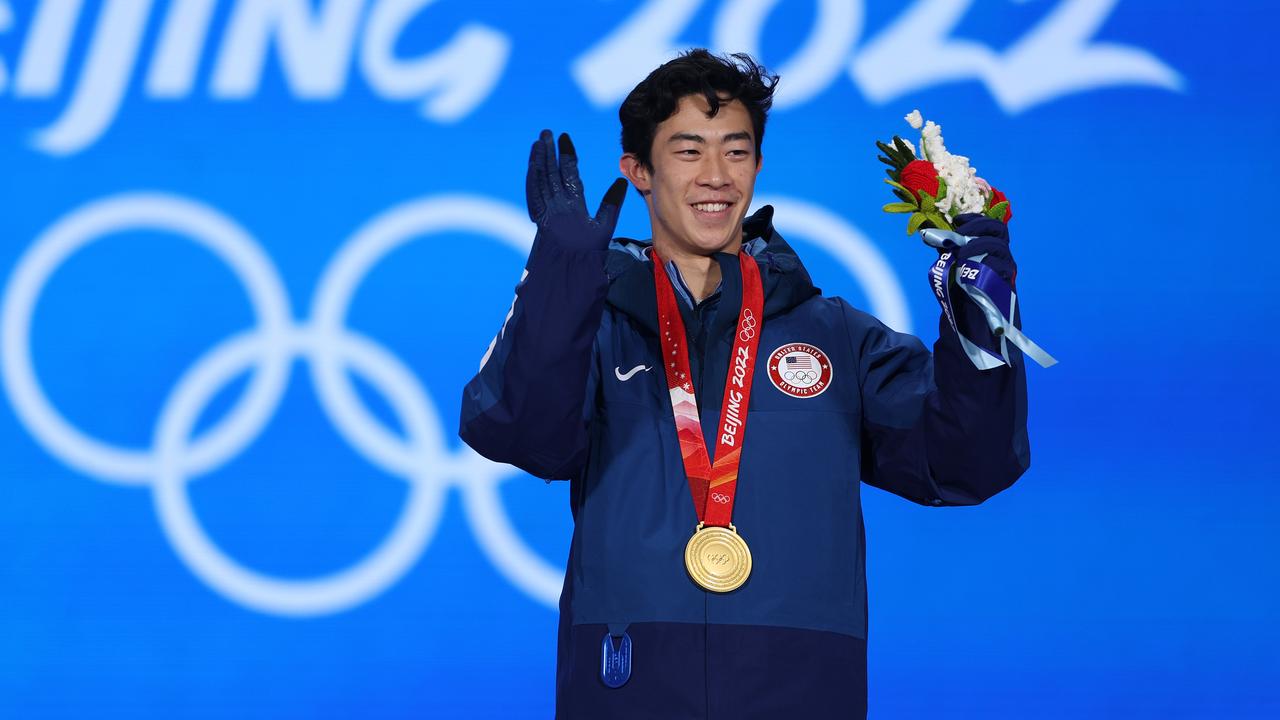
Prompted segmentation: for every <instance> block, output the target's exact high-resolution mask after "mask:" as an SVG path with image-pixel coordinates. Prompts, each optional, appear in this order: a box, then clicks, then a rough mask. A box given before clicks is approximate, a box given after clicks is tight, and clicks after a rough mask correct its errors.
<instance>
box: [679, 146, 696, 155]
mask: <svg viewBox="0 0 1280 720" xmlns="http://www.w3.org/2000/svg"><path fill="white" fill-rule="evenodd" d="M676 154H677V155H686V156H688V157H693V156H694V155H697V154H698V151H697V150H694V149H693V148H689V149H687V150H677V151H676Z"/></svg>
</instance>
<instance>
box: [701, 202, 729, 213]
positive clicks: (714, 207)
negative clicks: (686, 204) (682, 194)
mask: <svg viewBox="0 0 1280 720" xmlns="http://www.w3.org/2000/svg"><path fill="white" fill-rule="evenodd" d="M693 207H694V208H695V209H697V210H701V211H702V212H720V211H721V210H724V209H725V208H727V207H729V203H694V205H693Z"/></svg>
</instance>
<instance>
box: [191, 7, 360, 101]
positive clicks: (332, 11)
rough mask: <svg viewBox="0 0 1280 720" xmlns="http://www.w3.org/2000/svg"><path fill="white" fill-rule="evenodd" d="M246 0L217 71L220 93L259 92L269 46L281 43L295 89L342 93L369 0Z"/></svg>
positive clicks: (310, 94)
mask: <svg viewBox="0 0 1280 720" xmlns="http://www.w3.org/2000/svg"><path fill="white" fill-rule="evenodd" d="M311 4H312V3H311V2H310V1H309V0H241V2H240V3H238V4H237V5H236V9H235V14H234V15H232V17H231V22H230V26H229V28H228V30H227V35H226V38H225V39H224V42H223V44H222V48H221V50H220V52H219V55H218V66H217V68H216V69H215V70H214V75H213V94H214V96H215V97H224V98H246V97H250V96H252V95H253V94H254V93H256V92H257V91H258V86H259V83H260V82H261V81H262V67H263V63H265V62H266V57H267V46H268V45H269V44H270V43H271V42H272V41H273V39H274V41H275V42H276V44H277V47H278V48H279V53H280V63H281V65H282V67H283V68H284V74H285V78H286V80H287V81H288V83H289V87H290V88H291V89H292V90H293V92H294V93H295V94H296V95H297V96H298V97H300V98H308V99H320V98H331V97H336V96H337V95H339V94H341V92H342V90H343V88H345V87H346V84H347V73H348V71H349V70H350V67H351V51H352V44H353V43H354V42H355V31H356V27H357V21H358V20H359V18H360V13H361V11H362V10H363V9H364V0H323V2H321V3H320V9H319V10H318V12H317V13H316V15H313V14H312V12H311V9H310V6H311Z"/></svg>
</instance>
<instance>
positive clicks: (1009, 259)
mask: <svg viewBox="0 0 1280 720" xmlns="http://www.w3.org/2000/svg"><path fill="white" fill-rule="evenodd" d="M951 224H952V225H953V226H954V227H955V229H956V232H958V233H960V234H961V235H966V236H968V237H971V238H973V239H972V240H970V241H969V242H968V243H966V244H964V245H962V246H960V247H958V248H954V252H955V257H956V261H957V262H959V261H960V260H967V259H968V258H971V257H974V256H975V255H981V254H983V253H986V254H987V256H986V257H985V258H983V259H982V261H981V262H982V264H983V265H986V266H987V267H989V268H991V269H992V270H994V271H996V274H997V275H999V276H1000V277H1002V278H1004V281H1005V282H1007V283H1009V287H1012V288H1014V289H1015V290H1016V289H1017V285H1016V284H1015V281H1016V280H1017V279H1018V265H1017V263H1015V262H1014V261H1013V254H1012V253H1010V252H1009V226H1008V225H1005V224H1004V223H1003V222H1001V221H999V220H993V219H991V218H989V217H987V216H986V215H982V214H980V213H965V214H964V215H957V216H956V217H955V219H954V220H953V221H952V223H951Z"/></svg>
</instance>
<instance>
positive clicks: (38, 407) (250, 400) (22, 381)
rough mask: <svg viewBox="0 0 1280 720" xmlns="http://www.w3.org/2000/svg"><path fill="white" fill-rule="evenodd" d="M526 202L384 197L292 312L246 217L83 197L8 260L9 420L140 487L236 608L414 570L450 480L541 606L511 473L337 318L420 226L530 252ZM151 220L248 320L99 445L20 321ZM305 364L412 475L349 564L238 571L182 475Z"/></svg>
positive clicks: (233, 438) (254, 423) (247, 434)
mask: <svg viewBox="0 0 1280 720" xmlns="http://www.w3.org/2000/svg"><path fill="white" fill-rule="evenodd" d="M526 226H527V221H526V220H525V218H524V213H523V212H519V211H517V210H515V209H514V208H512V207H510V206H508V205H505V204H501V203H497V202H493V201H489V200H485V199H483V198H476V197H471V196H440V197H437V198H435V199H429V200H419V201H415V202H410V203H406V204H404V205H402V206H399V207H396V208H393V209H391V210H389V211H388V212H386V213H384V214H383V215H382V216H380V217H378V218H376V219H374V220H373V221H370V222H369V223H368V224H367V225H366V226H365V227H364V228H362V229H361V230H360V231H358V232H357V233H356V235H355V236H353V238H352V239H351V240H350V241H349V242H347V243H346V244H345V245H344V246H343V248H342V249H341V250H340V251H339V253H338V254H337V255H336V256H335V258H334V260H333V261H332V262H331V263H330V265H329V267H328V268H327V269H326V271H325V274H324V276H323V278H322V280H321V282H320V283H319V286H318V289H317V292H316V296H315V300H314V306H313V315H312V321H311V322H310V323H303V324H293V323H292V322H291V311H290V309H289V305H288V300H287V296H286V294H285V292H284V290H283V284H282V282H281V281H280V278H279V275H278V273H277V271H276V270H275V268H274V267H273V266H272V264H271V262H270V260H269V259H268V258H267V257H266V255H265V254H264V253H263V252H262V251H261V249H260V248H259V247H258V245H257V244H256V243H255V242H254V241H253V239H252V238H251V237H250V236H249V235H248V233H246V232H245V231H244V230H243V229H241V228H240V227H238V226H237V225H235V224H234V223H233V222H231V221H230V220H228V219H227V218H225V217H224V216H222V215H221V214H219V213H217V212H216V211H214V210H212V209H210V208H208V207H206V206H204V205H201V204H199V203H196V202H194V201H190V200H186V199H183V198H179V197H176V196H172V195H160V194H129V195H118V196H113V197H109V198H105V199H103V200H100V201H97V202H95V203H92V204H90V205H87V206H84V207H82V208H80V209H78V210H76V211H74V212H73V213H71V214H70V215H68V216H67V217H66V218H64V219H63V220H61V221H59V222H57V223H55V224H54V226H52V227H51V228H50V229H49V230H48V231H47V232H45V233H44V234H43V235H41V236H40V237H39V238H37V240H36V241H35V242H34V243H33V245H32V247H31V248H30V249H29V250H28V251H27V253H26V254H25V255H24V256H23V257H22V258H21V260H20V261H19V263H18V264H17V266H16V268H15V271H14V273H13V278H12V281H11V282H10V284H9V287H8V288H7V289H6V290H5V293H4V297H3V301H2V304H0V325H2V328H0V332H2V335H0V337H3V339H4V351H3V356H2V357H0V363H2V368H0V369H2V370H3V381H4V385H5V388H6V390H7V392H8V394H9V396H10V398H11V399H12V403H13V405H14V408H15V410H16V411H17V414H18V417H19V419H20V420H21V421H22V422H23V424H24V425H25V426H26V427H27V429H28V430H29V432H31V434H32V436H33V438H35V439H36V441H37V442H38V443H40V444H41V445H42V446H43V447H44V448H45V449H46V450H47V451H48V452H50V454H52V455H54V456H55V457H57V458H58V459H60V460H62V461H63V462H64V463H66V464H67V465H68V466H70V467H72V468H73V469H75V470H78V471H80V472H82V473H84V474H86V475H89V476H91V477H95V478H97V479H100V480H104V481H109V482H120V483H129V484H135V485H141V484H149V485H150V486H151V487H152V490H153V497H154V502H155V508H156V511H157V514H158V517H159V521H160V524H161V527H162V529H163V530H164V531H165V534H166V536H167V537H168V538H169V540H170V542H171V544H172V545H173V547H174V550H175V552H177V553H178V555H179V557H181V558H182V559H183V560H184V561H185V562H186V563H187V565H188V566H189V568H190V569H191V571H192V572H193V573H194V574H196V575H197V576H198V577H199V578H200V579H202V580H203V581H204V582H205V583H206V584H207V585H208V586H209V587H210V588H212V589H213V590H215V591H216V592H219V593H221V594H222V595H224V596H225V597H228V598H230V599H232V600H233V601H235V602H238V603H240V604H242V605H244V606H246V607H249V608H252V609H255V610H258V611H261V612H267V613H276V614H281V615H294V616H306V615H319V614H325V613H333V612H339V611H341V610H344V609H347V608H350V607H353V606H355V605H358V604H360V603H362V602H365V601H367V600H368V599H370V598H372V597H374V596H376V595H377V594H379V593H380V592H382V591H383V590H385V589H386V588H387V587H389V586H390V585H392V584H394V583H395V582H396V581H398V580H399V579H400V577H402V576H403V574H404V573H405V572H407V571H408V569H409V568H410V567H412V566H413V565H414V564H415V563H416V561H417V560H418V558H419V557H420V556H421V554H422V552H423V551H424V550H425V548H426V545H427V543H428V542H429V540H430V538H431V536H432V535H433V534H434V531H435V528H436V525H437V523H438V521H439V518H440V515H441V512H442V510H443V507H444V505H443V499H444V493H445V491H446V490H447V488H448V485H449V484H450V482H453V483H456V484H458V485H459V487H460V489H461V490H462V493H463V496H464V501H465V507H466V510H467V515H468V518H469V519H470V520H471V523H472V525H473V527H474V528H475V529H476V535H477V539H478V540H479V542H480V545H481V547H482V548H483V550H484V551H485V553H486V555H488V557H489V558H490V560H491V561H492V562H493V563H494V564H495V566H497V567H498V569H499V570H500V571H501V572H503V573H504V574H506V575H507V577H508V579H510V580H511V581H512V583H513V584H515V585H516V586H517V587H519V588H520V589H521V590H523V591H525V592H526V593H528V594H529V595H531V596H533V597H535V598H536V599H538V600H541V601H542V602H544V603H546V604H547V605H548V606H551V607H554V606H555V604H556V601H557V598H558V596H559V592H560V584H561V580H562V575H561V573H560V571H559V570H558V569H557V568H554V567H551V566H550V565H549V564H548V563H547V562H546V561H544V560H542V559H541V558H540V557H538V556H537V555H536V553H534V552H533V551H532V550H530V549H529V548H528V547H527V546H526V545H525V544H524V543H523V541H522V540H521V539H520V538H519V536H518V534H516V533H515V531H514V530H513V529H512V527H511V523H510V520H509V519H508V518H507V517H506V514H505V511H504V510H503V509H502V506H501V499H500V497H499V495H498V492H497V484H498V483H499V482H501V481H502V480H504V479H505V478H506V477H508V476H512V475H514V474H516V471H515V470H514V469H512V468H509V467H506V466H500V465H497V464H496V463H491V462H489V461H487V460H484V459H483V458H480V457H479V456H478V455H476V454H475V453H474V452H473V451H471V450H470V449H469V448H464V449H463V450H462V451H460V452H459V453H457V454H455V455H453V456H451V455H450V453H449V452H448V450H447V447H446V445H445V442H444V433H443V430H442V427H441V423H440V415H439V412H438V410H437V409H436V406H435V404H434V403H433V402H432V400H431V398H430V396H429V394H428V393H427V392H426V390H425V388H423V387H422V386H421V383H420V382H419V381H418V379H417V378H416V377H415V376H414V375H413V374H412V373H411V372H410V371H409V370H408V368H406V367H405V366H404V365H403V363H401V362H400V361H399V360H398V359H397V358H396V357H395V356H394V355H393V354H392V353H390V352H389V351H388V350H386V349H385V348H383V347H382V346H380V345H378V344H377V343H376V342H374V341H373V340H372V339H370V338H367V337H363V336H361V335H359V334H357V333H355V332H353V331H351V330H349V329H347V328H345V327H344V326H343V323H344V321H345V315H346V309H347V306H348V305H349V303H350V301H351V299H352V296H353V294H354V289H355V288H356V286H357V285H358V283H359V282H360V281H361V280H362V279H363V277H364V276H365V274H367V272H368V271H369V270H370V269H371V267H372V265H373V264H374V263H375V262H377V261H378V260H379V259H380V258H381V257H382V256H383V255H384V254H385V253H387V252H389V251H390V250H392V249H394V248H395V247H398V246H399V245H401V244H403V243H405V242H408V241H409V240H412V239H414V238H416V237H418V236H421V235H425V234H429V233H433V232H439V231H442V230H466V231H471V232H476V233H479V234H484V235H489V236H492V237H494V238H496V239H498V240H499V241H501V242H503V243H505V244H507V245H510V246H512V247H513V248H514V249H516V250H517V251H518V252H520V253H522V254H523V253H527V252H528V247H529V243H530V238H529V232H528V229H527V227H526ZM130 229H149V230H161V231H166V232H169V233H172V234H176V235H179V236H182V237H186V238H188V239H190V240H192V241H194V242H196V243H198V244H200V245H203V246H205V247H206V248H208V249H210V250H212V251H213V253H214V254H215V255H216V256H217V257H219V258H220V259H222V260H223V261H224V262H225V263H226V264H227V265H228V266H229V267H231V269H232V270H233V271H234V272H235V274H236V275H237V277H238V278H239V279H240V280H241V283H242V284H243V285H244V286H245V288H246V290H247V291H248V294H249V299H250V301H251V304H252V305H253V308H254V312H255V315H256V317H257V321H258V322H257V325H256V326H255V327H254V328H253V329H251V330H250V331H248V332H245V333H242V334H239V335H236V336H234V337H232V338H229V339H228V340H225V341H223V342H222V343H219V344H218V345H216V346H215V347H214V348H213V349H211V350H210V351H208V352H207V353H205V354H204V355H203V356H202V357H200V358H199V359H198V360H197V362H196V363H195V364H194V365H193V366H192V367H191V368H190V369H189V370H187V371H186V373H184V374H183V376H182V377H181V379H180V380H179V382H178V384H177V386H176V387H175V388H174V390H173V391H172V392H171V393H170V394H169V396H168V398H167V399H166V402H165V405H164V408H163V410H162V411H161V413H160V417H159V419H158V422H157V425H156V428H155V433H154V443H153V445H154V447H153V448H151V449H149V450H133V449H127V448H119V447H114V446H111V445H109V444H107V443H104V442H101V441H98V440H96V439H93V438H90V437H88V436H86V435H84V434H83V433H81V432H80V431H79V430H78V429H76V428H74V427H73V426H72V425H71V424H70V423H68V422H67V421H66V420H65V419H63V418H62V416H61V415H60V414H59V413H58V412H57V410H56V409H54V408H53V406H52V405H51V403H49V401H48V400H47V398H46V397H45V396H44V394H43V392H42V391H41V389H40V385H39V381H38V379H37V377H36V375H35V372H34V370H33V368H32V362H31V348H30V330H31V327H30V326H31V317H32V314H33V311H34V307H35V304H36V301H37V300H38V299H39V296H40V293H41V291H42V290H43V288H44V285H45V284H46V283H47V281H48V280H49V278H50V277H51V276H52V274H53V273H54V272H55V271H56V270H57V268H58V267H59V266H60V265H61V264H62V263H63V262H64V261H66V260H67V259H68V258H69V257H70V256H71V255H73V254H74V253H75V252H77V251H78V250H79V249H81V248H83V247H85V246H87V245H88V244H90V243H92V242H94V241H96V240H97V239H99V238H101V237H103V236H105V235H107V234H109V233H113V232H120V231H124V230H130ZM295 358H297V359H302V360H305V361H307V363H308V364H309V365H310V367H311V373H312V377H313V382H314V385H315V387H316V390H317V393H318V395H319V399H320V405H321V408H322V410H323V411H324V412H325V413H326V415H327V416H328V417H329V418H330V419H331V421H332V422H333V423H334V425H335V427H336V428H337V430H338V431H339V434H340V435H341V436H342V437H343V438H344V439H346V440H347V441H348V442H349V443H350V444H351V445H352V446H353V447H354V448H355V449H356V450H357V451H359V452H360V453H361V454H363V455H364V456H365V457H366V458H367V459H369V460H370V461H371V462H372V463H374V464H375V465H377V466H378V467H380V468H381V469H383V470H385V471H386V472H388V473H391V474H395V475H398V476H401V477H404V478H405V479H406V480H408V481H409V482H410V488H411V489H410V493H409V496H408V500H407V502H406V505H405V507H404V509H403V510H402V512H401V514H400V517H399V519H398V520H397V521H396V523H395V526H394V528H393V529H392V531H391V533H390V534H389V535H388V536H387V537H386V538H385V539H384V540H383V542H382V543H381V544H380V545H379V546H378V547H377V548H376V549H374V550H373V551H372V552H371V553H369V554H368V555H366V556H365V557H364V558H362V559H361V560H360V561H359V562H358V563H357V564H356V565H354V566H352V567H350V568H347V569H345V570H342V571H340V572H337V573H333V574H330V575H326V576H323V577H320V578H315V579H307V580H292V579H291V580H282V579H278V578H272V577H267V576H265V575H262V574H259V573H257V572H255V571H252V570H249V569H247V568H245V567H243V566H242V565H240V564H239V563H237V562H236V561H235V560H233V559H232V558H230V557H228V556H227V555H226V554H225V553H223V552H222V551H221V549H220V548H218V547H217V546H216V545H215V544H214V543H213V542H212V540H211V539H210V538H209V537H208V536H207V535H206V534H205V533H204V531H203V529H202V528H201V527H200V525H199V522H198V520H197V518H196V515H195V513H194V511H193V510H192V508H191V506H190V503H189V499H188V497H187V495H186V483H187V482H188V481H189V480H190V479H194V478H195V477H197V476H199V475H203V474H207V473H209V472H212V471H214V470H216V469H217V468H219V467H221V466H222V465H224V464H226V463H227V462H229V461H230V460H232V459H234V457H235V456H236V455H238V454H239V453H240V452H241V451H242V450H243V449H244V448H245V447H246V446H247V445H248V444H249V443H251V442H252V441H253V440H254V439H256V437H257V436H258V435H259V433H260V432H261V431H262V430H263V428H264V427H265V425H266V424H267V422H269V420H270V418H271V417H272V415H273V414H274V413H275V410H276V407H277V406H278V404H279V402H280V401H281V397H282V395H283V393H284V390H285V389H286V387H287V384H288V381H289V370H290V364H291V362H292V360H293V359H295ZM249 369H254V373H253V376H252V380H251V382H250V383H249V386H248V389H247V390H246V391H245V393H244V395H243V398H242V399H241V401H240V403H239V404H238V405H237V406H236V407H234V408H233V409H232V410H231V411H229V412H228V413H227V414H226V416H225V417H224V418H223V419H222V420H221V421H219V422H218V423H216V424H214V426H213V427H212V429H210V430H209V431H207V432H205V433H204V434H203V435H201V436H199V437H196V438H191V437H189V435H190V433H191V431H192V429H193V426H194V423H195V421H196V419H197V418H199V417H200V414H201V412H202V411H203V410H204V409H205V406H206V405H207V404H208V402H209V401H210V400H211V399H212V398H213V397H214V396H215V395H216V394H217V393H218V392H219V391H220V390H221V389H222V388H223V387H225V385H226V384H227V383H228V382H230V381H231V380H233V379H234V378H236V377H237V376H239V375H241V374H243V373H244V371H246V370H249ZM348 373H355V374H359V375H361V376H363V379H364V380H366V381H367V382H368V383H369V385H370V387H371V388H373V389H374V390H376V391H378V392H381V393H382V394H383V395H385V396H386V398H387V400H388V402H389V404H390V407H391V409H392V411H393V413H394V414H395V415H396V416H397V419H398V421H399V423H400V425H401V426H402V427H403V428H404V434H405V435H406V436H407V437H406V439H404V440H402V439H401V438H400V437H399V435H398V434H397V433H394V432H390V431H388V430H386V429H385V428H383V427H382V426H381V425H380V424H379V423H378V421H377V420H376V419H375V418H374V415H373V414H372V413H371V412H369V411H368V410H367V409H366V408H365V407H364V406H363V405H362V403H361V401H360V400H359V396H358V395H357V394H356V393H355V391H354V388H353V386H352V385H351V378H350V377H349V375H348Z"/></svg>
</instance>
